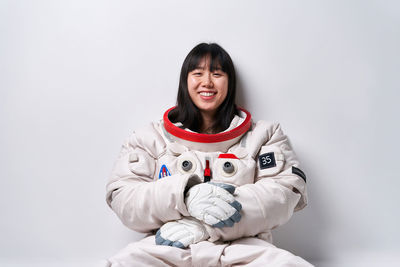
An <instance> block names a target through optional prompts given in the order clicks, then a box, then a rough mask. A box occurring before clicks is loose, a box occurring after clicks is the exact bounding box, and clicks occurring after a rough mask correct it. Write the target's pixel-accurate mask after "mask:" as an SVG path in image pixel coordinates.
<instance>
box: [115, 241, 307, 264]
mask: <svg viewBox="0 0 400 267" xmlns="http://www.w3.org/2000/svg"><path fill="white" fill-rule="evenodd" d="M108 262H109V263H108V266H107V267H132V266H135V267H148V266H152V267H168V266H176V267H204V266H207V267H208V266H213V267H228V266H229V267H230V266H248V267H289V266H293V267H295V266H296V267H310V266H313V265H311V264H310V263H308V262H306V261H305V260H303V259H302V258H300V257H298V256H295V255H293V254H292V253H290V252H288V251H285V250H283V249H279V248H277V247H275V246H274V245H272V244H271V243H268V242H266V241H264V240H261V239H258V238H254V237H247V238H241V239H237V240H235V241H233V242H230V243H218V242H216V243H213V242H209V241H201V242H199V243H196V244H192V245H190V246H189V248H187V249H180V248H176V247H169V246H157V245H154V236H149V237H147V238H144V239H143V240H141V241H139V242H133V243H131V244H129V245H128V246H126V247H125V248H124V249H122V250H121V251H120V252H118V254H116V255H115V256H113V257H111V258H110V259H108Z"/></svg>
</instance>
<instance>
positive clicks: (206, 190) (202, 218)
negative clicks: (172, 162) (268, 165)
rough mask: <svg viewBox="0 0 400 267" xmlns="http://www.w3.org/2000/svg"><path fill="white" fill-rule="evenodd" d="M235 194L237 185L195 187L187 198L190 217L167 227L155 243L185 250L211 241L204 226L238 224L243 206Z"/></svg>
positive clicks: (218, 226) (220, 226)
mask: <svg viewBox="0 0 400 267" xmlns="http://www.w3.org/2000/svg"><path fill="white" fill-rule="evenodd" d="M234 191H235V187H234V186H232V185H228V184H222V183H210V182H209V183H201V184H197V185H194V186H192V187H191V188H190V189H189V190H188V192H187V194H186V196H185V204H186V207H187V210H188V212H189V214H190V215H191V217H185V218H183V219H180V220H177V221H171V222H167V223H166V224H164V225H163V226H162V227H161V228H160V229H159V230H158V231H157V233H156V244H157V245H166V246H173V247H179V248H185V247H187V246H189V245H190V244H195V243H197V242H200V241H204V240H207V239H208V238H209V234H208V233H207V231H206V228H205V227H204V225H203V223H205V224H208V225H210V226H212V227H217V228H222V227H231V226H233V224H235V223H237V222H239V221H240V219H241V215H240V211H241V209H242V205H241V204H240V203H239V202H238V201H236V200H235V197H234V196H233V193H234Z"/></svg>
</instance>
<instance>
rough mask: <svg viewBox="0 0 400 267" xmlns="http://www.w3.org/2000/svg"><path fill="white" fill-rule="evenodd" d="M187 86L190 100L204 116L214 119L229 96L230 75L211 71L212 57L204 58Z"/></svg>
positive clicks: (190, 73) (189, 77)
mask: <svg viewBox="0 0 400 267" xmlns="http://www.w3.org/2000/svg"><path fill="white" fill-rule="evenodd" d="M187 86H188V92H189V95H190V98H191V99H192V101H193V103H194V104H195V105H196V107H197V108H198V109H199V110H200V112H201V113H202V114H203V116H204V115H206V116H212V117H213V116H214V114H215V112H216V111H217V109H218V107H219V106H220V105H221V104H222V102H224V100H225V98H226V95H227V94H228V75H227V74H226V73H225V72H223V71H222V70H221V69H216V70H213V71H211V70H210V57H204V58H203V59H202V60H201V61H200V63H199V65H198V66H197V67H196V69H194V70H192V71H191V72H189V74H188V77H187Z"/></svg>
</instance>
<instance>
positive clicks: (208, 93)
mask: <svg viewBox="0 0 400 267" xmlns="http://www.w3.org/2000/svg"><path fill="white" fill-rule="evenodd" d="M200 95H202V96H212V95H215V93H212V92H200Z"/></svg>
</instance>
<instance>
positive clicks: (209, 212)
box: [185, 183, 242, 228]
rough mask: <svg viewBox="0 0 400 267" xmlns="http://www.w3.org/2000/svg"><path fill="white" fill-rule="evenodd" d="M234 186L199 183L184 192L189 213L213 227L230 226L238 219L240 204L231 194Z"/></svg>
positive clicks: (239, 216) (239, 217)
mask: <svg viewBox="0 0 400 267" xmlns="http://www.w3.org/2000/svg"><path fill="white" fill-rule="evenodd" d="M234 191H235V187H234V186H232V185H228V184H221V183H201V184H197V185H194V186H192V187H191V188H190V189H189V190H188V192H187V193H186V197H185V203H186V207H187V209H188V211H189V214H190V215H191V216H192V217H194V218H196V219H198V220H200V221H203V222H204V223H206V224H208V225H211V226H213V227H219V228H221V227H226V226H228V227H231V226H233V224H234V223H237V222H239V221H240V219H241V218H242V216H241V215H240V210H241V209H242V205H241V204H240V203H239V202H238V201H236V200H235V198H234V196H233V195H232V194H233V193H234Z"/></svg>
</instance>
